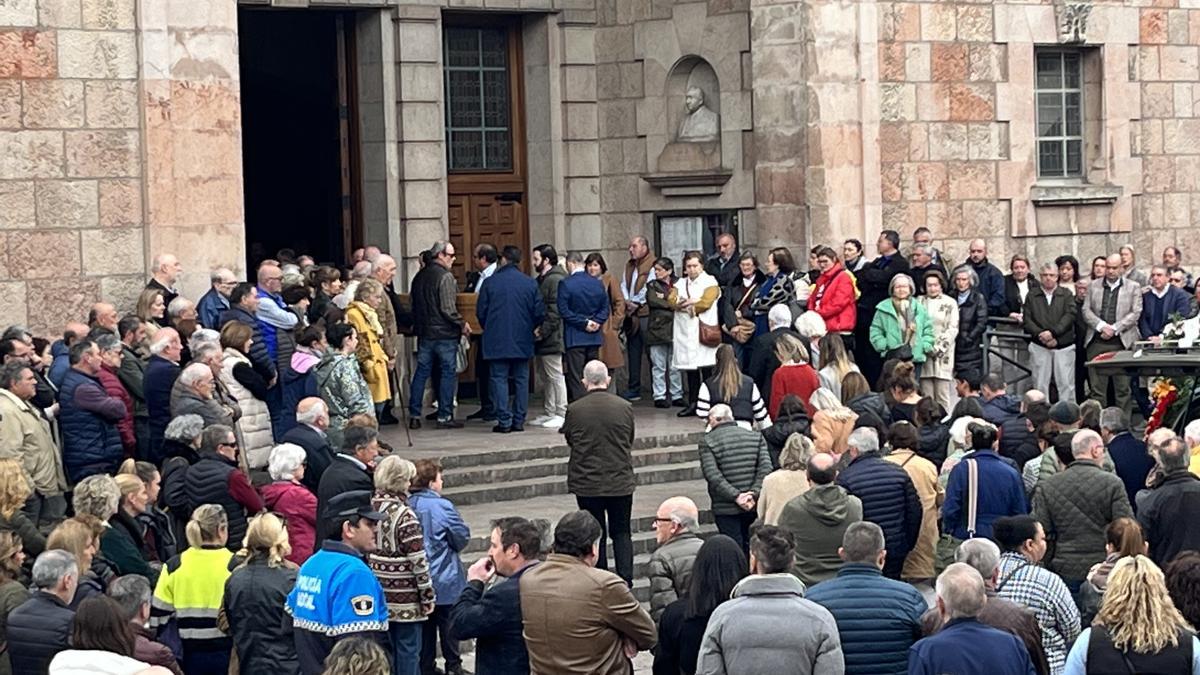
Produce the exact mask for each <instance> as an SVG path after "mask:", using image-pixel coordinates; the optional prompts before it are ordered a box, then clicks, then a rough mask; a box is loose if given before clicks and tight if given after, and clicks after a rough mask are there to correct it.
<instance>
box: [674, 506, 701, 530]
mask: <svg viewBox="0 0 1200 675" xmlns="http://www.w3.org/2000/svg"><path fill="white" fill-rule="evenodd" d="M671 521H672V522H674V523H676V524H678V525H679V526H680V527H683V528H686V529H689V530H695V529H696V528H698V527H700V520H699V519H698V518H696V516H695V515H693V514H691V513H689V512H688V510H687V509H671Z"/></svg>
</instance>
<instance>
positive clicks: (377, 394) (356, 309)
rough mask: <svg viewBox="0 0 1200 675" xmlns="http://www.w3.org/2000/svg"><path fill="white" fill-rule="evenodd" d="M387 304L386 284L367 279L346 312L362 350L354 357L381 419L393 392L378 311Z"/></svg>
mask: <svg viewBox="0 0 1200 675" xmlns="http://www.w3.org/2000/svg"><path fill="white" fill-rule="evenodd" d="M383 301H384V298H383V284H381V283H379V282H378V281H376V280H374V279H363V280H362V281H360V282H359V284H358V288H357V289H355V291H354V302H351V303H350V306H349V307H347V308H346V323H348V324H350V325H351V326H354V330H355V331H357V332H358V349H357V350H356V351H355V352H354V355H355V356H356V357H357V358H358V367H359V368H361V369H362V374H363V379H365V380H366V381H367V388H369V389H370V390H371V400H372V401H373V402H374V403H375V414H376V416H377V417H378V415H379V413H380V412H382V410H383V404H384V403H385V402H387V401H390V400H391V398H392V388H391V384H390V383H389V382H388V366H389V365H390V364H389V363H388V357H387V354H386V353H384V351H383V326H382V325H381V324H380V323H379V315H378V314H377V313H376V311H375V308H376V307H379V303H381V302H383Z"/></svg>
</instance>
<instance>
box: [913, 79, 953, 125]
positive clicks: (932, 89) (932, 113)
mask: <svg viewBox="0 0 1200 675" xmlns="http://www.w3.org/2000/svg"><path fill="white" fill-rule="evenodd" d="M952 86H954V85H949V84H942V83H921V84H918V85H917V118H918V119H920V120H923V121H931V122H945V121H947V120H949V119H950V88H951V87H952Z"/></svg>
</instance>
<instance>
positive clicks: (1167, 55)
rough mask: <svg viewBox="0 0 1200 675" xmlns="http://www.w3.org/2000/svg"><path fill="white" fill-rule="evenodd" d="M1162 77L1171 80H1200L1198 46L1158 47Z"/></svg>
mask: <svg viewBox="0 0 1200 675" xmlns="http://www.w3.org/2000/svg"><path fill="white" fill-rule="evenodd" d="M1159 68H1160V69H1161V70H1160V76H1161V77H1162V79H1164V80H1167V81H1173V82H1194V81H1196V80H1200V47H1192V46H1185V47H1179V46H1165V47H1160V48H1159Z"/></svg>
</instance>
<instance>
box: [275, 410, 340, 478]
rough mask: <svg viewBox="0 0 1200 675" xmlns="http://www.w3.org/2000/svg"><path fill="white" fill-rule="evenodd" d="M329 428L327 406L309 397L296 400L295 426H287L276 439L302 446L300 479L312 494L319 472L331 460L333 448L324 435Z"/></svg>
mask: <svg viewBox="0 0 1200 675" xmlns="http://www.w3.org/2000/svg"><path fill="white" fill-rule="evenodd" d="M328 428H329V406H328V405H326V404H325V401H323V400H321V399H319V398H317V397H315V396H310V397H308V398H304V399H301V400H300V403H299V404H298V405H297V406H296V426H294V427H292V428H291V429H288V431H287V433H286V434H284V435H283V438H282V439H281V441H280V442H282V443H294V444H296V445H298V446H300V447H302V448H304V456H305V460H304V461H305V465H304V477H303V478H301V479H300V482H301V483H304V485H306V486H307V487H308V489H310V490H312V492H313V494H316V493H317V486H318V485H320V484H321V474H323V473H325V469H328V468H329V464H330V462H332V461H333V455H334V451H333V448H331V447H330V446H329V439H328V438H326V437H325V430H326V429H328Z"/></svg>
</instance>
